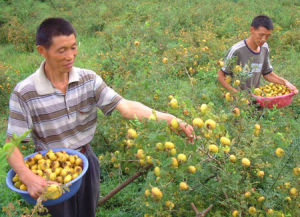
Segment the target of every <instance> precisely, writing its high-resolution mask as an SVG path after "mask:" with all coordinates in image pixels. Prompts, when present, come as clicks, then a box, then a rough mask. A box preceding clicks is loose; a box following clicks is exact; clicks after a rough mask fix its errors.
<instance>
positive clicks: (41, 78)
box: [34, 60, 79, 95]
mask: <svg viewBox="0 0 300 217" xmlns="http://www.w3.org/2000/svg"><path fill="white" fill-rule="evenodd" d="M44 66H45V60H44V61H43V62H42V63H41V65H40V68H39V69H38V70H37V71H36V72H35V74H34V86H35V88H36V91H37V93H38V94H39V95H46V94H52V93H55V87H54V86H53V85H52V83H51V82H50V81H49V79H48V78H47V77H46V74H45V70H44ZM78 81H79V73H78V68H76V67H72V69H71V71H70V72H69V82H68V84H71V83H73V82H78Z"/></svg>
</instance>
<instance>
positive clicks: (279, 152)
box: [275, 148, 284, 157]
mask: <svg viewBox="0 0 300 217" xmlns="http://www.w3.org/2000/svg"><path fill="white" fill-rule="evenodd" d="M275 154H276V156H277V157H282V156H283V155H284V150H283V149H282V148H277V149H276V151H275Z"/></svg>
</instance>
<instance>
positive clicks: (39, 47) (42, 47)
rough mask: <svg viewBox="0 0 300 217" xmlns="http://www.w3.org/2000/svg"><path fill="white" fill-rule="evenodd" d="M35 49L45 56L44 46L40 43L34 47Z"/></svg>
mask: <svg viewBox="0 0 300 217" xmlns="http://www.w3.org/2000/svg"><path fill="white" fill-rule="evenodd" d="M36 49H37V51H38V52H39V53H40V54H41V55H42V56H43V57H44V58H46V50H47V49H46V48H45V47H44V46H42V45H38V46H37V47H36Z"/></svg>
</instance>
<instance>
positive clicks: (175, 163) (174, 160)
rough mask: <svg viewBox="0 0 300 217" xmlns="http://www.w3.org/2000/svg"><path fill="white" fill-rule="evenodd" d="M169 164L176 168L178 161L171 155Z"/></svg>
mask: <svg viewBox="0 0 300 217" xmlns="http://www.w3.org/2000/svg"><path fill="white" fill-rule="evenodd" d="M171 166H172V167H173V168H177V167H178V161H177V159H176V158H175V157H172V163H171Z"/></svg>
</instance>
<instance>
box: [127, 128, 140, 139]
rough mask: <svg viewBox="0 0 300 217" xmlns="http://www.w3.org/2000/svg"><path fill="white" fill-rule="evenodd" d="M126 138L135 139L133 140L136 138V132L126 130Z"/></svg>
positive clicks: (130, 129)
mask: <svg viewBox="0 0 300 217" xmlns="http://www.w3.org/2000/svg"><path fill="white" fill-rule="evenodd" d="M127 135H128V137H129V138H130V139H135V138H137V137H138V134H137V132H136V131H135V129H132V128H129V129H128V134H127Z"/></svg>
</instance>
